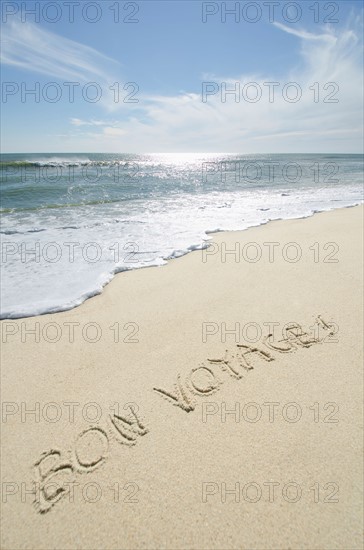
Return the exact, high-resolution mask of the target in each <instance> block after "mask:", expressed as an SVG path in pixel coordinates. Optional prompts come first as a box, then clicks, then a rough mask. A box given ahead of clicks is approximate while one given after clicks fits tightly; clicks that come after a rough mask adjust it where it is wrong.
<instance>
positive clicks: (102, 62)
mask: <svg viewBox="0 0 364 550" xmlns="http://www.w3.org/2000/svg"><path fill="white" fill-rule="evenodd" d="M2 35H3V37H2V48H1V61H2V63H4V64H7V65H12V66H15V67H19V68H22V69H25V70H27V71H31V72H35V73H40V74H45V75H47V76H52V77H55V78H57V79H65V80H69V81H72V82H74V81H77V82H80V83H86V82H92V81H95V80H96V81H97V82H99V81H102V82H103V81H109V80H111V79H112V78H111V75H112V74H113V72H116V71H118V70H119V68H118V63H117V62H116V61H115V60H113V59H110V58H109V57H107V56H105V55H103V54H101V53H100V52H98V51H97V50H95V49H94V48H90V47H89V46H85V45H84V44H81V43H80V42H75V41H74V40H69V39H68V38H64V37H63V36H61V35H59V34H56V33H52V32H49V31H46V30H45V29H43V28H42V27H41V26H40V25H35V24H33V23H30V22H26V23H22V22H21V21H20V20H19V19H13V20H11V21H10V22H8V23H6V24H4V25H3V27H2Z"/></svg>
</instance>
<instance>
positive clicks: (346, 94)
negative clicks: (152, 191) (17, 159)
mask: <svg viewBox="0 0 364 550" xmlns="http://www.w3.org/2000/svg"><path fill="white" fill-rule="evenodd" d="M275 26H276V28H277V32H285V33H289V34H291V35H294V36H295V37H296V38H297V39H298V40H300V44H301V49H300V55H299V56H298V57H297V63H296V65H295V66H293V67H291V68H290V70H289V71H287V72H286V74H285V75H283V76H281V78H280V79H278V78H277V77H276V76H275V74H274V71H273V70H272V72H271V74H265V75H262V74H259V75H258V74H247V73H246V74H244V73H243V74H237V75H236V76H234V77H232V76H231V75H229V76H224V75H215V76H214V75H210V76H208V77H207V78H208V79H209V80H211V81H215V82H216V83H217V85H218V87H219V93H217V94H215V95H212V96H209V98H208V101H207V103H203V102H202V100H201V95H200V93H196V92H194V93H192V92H189V93H183V94H179V95H175V96H163V95H162V94H160V95H158V96H150V95H147V94H144V95H142V94H138V97H139V103H138V104H131V105H130V104H124V103H120V104H115V103H113V102H112V101H111V102H110V98H109V100H108V101H106V102H103V103H102V104H98V107H104V108H106V110H107V111H109V112H110V111H111V110H116V109H120V108H122V109H123V110H124V112H123V115H124V116H123V123H122V128H121V123H120V122H118V121H111V120H99V119H90V120H83V119H80V118H72V119H71V126H73V127H76V129H77V128H79V129H80V130H81V129H82V127H94V130H95V131H94V132H81V131H76V132H71V133H70V136H69V139H68V140H67V146H68V147H69V150H72V149H73V150H86V151H90V152H92V151H95V152H98V151H100V152H101V151H105V152H113V151H115V152H116V151H117V152H120V151H124V152H188V151H210V152H219V151H225V152H251V153H254V152H330V151H332V152H350V151H354V152H355V151H358V152H359V151H360V147H361V135H362V122H361V121H362V116H363V109H362V103H363V97H362V77H361V56H362V38H361V30H362V29H361V27H362V18H361V17H360V18H357V19H354V18H352V19H350V21H349V22H348V24H347V26H346V27H344V28H343V27H341V28H340V27H331V26H325V27H323V28H322V29H321V30H320V32H318V33H315V34H314V33H312V32H308V31H306V30H305V29H297V28H296V27H294V28H293V27H288V26H286V25H282V24H278V23H277V24H275ZM15 31H16V29H14V28H13V29H12V30H10V31H7V35H6V36H7V39H9V36H10V39H11V40H10V44H9V43H8V44H7V46H6V48H5V52H3V55H4V59H5V62H6V63H10V64H13V65H16V64H18V66H21V67H23V68H28V69H29V68H30V67H32V70H35V71H39V72H42V71H43V72H44V73H45V74H46V73H47V71H49V72H48V73H47V74H51V75H53V76H55V75H57V74H58V76H59V75H60V73H58V72H57V71H58V67H59V69H60V71H61V74H62V78H68V79H71V77H72V74H74V72H76V73H78V74H79V75H81V76H79V78H80V79H81V78H83V79H84V80H86V81H90V80H92V79H95V78H96V75H99V76H100V78H102V79H105V81H106V79H109V78H110V79H111V80H113V79H114V77H113V78H111V76H110V75H111V74H112V71H111V72H110V73H108V72H106V70H105V69H104V66H105V63H106V62H107V63H106V64H107V65H108V66H109V67H111V69H114V68H115V65H114V64H113V63H111V60H109V59H108V58H105V56H102V55H101V54H100V53H99V52H97V51H96V50H93V49H91V48H88V47H86V46H83V45H82V44H78V43H75V42H72V41H69V40H67V39H64V38H62V37H58V36H57V35H54V34H52V33H48V32H46V31H44V30H42V29H40V30H39V29H38V27H35V26H30V28H29V29H28V30H27V32H26V35H25V37H24V36H23V37H19V36H17V35H16V33H15ZM39 32H40V34H39ZM37 34H38V35H37ZM47 41H49V42H50V45H51V48H50V50H48V53H46V54H45V55H44V52H45V46H44V42H47ZM75 51H76V52H77V53H76V54H75ZM57 60H59V63H58V61H57ZM104 61H105V63H104ZM57 64H58V67H57ZM275 66H277V64H275ZM56 67H57V69H56ZM92 75H93V76H92ZM204 79H205V80H206V77H205V78H204ZM115 80H118V79H115ZM115 80H113V81H115ZM278 80H279V86H278V87H277V89H276V94H275V101H274V103H270V102H269V100H268V88H267V86H266V85H265V83H267V82H275V81H278ZM224 82H225V83H226V86H227V88H228V89H231V88H233V87H234V86H235V85H237V84H238V85H240V87H241V90H242V89H243V86H244V85H245V84H247V83H248V82H255V83H257V85H258V86H259V88H260V89H261V90H262V92H263V96H262V98H261V100H260V101H258V102H256V103H249V102H247V101H245V100H244V99H242V98H241V100H240V102H235V101H234V99H233V97H232V96H231V95H228V96H227V98H226V102H223V101H222V95H221V88H222V84H223V83H224ZM288 82H297V83H298V84H299V85H300V87H301V89H302V98H301V99H300V100H299V101H298V102H297V103H290V102H288V101H287V100H285V99H284V97H283V96H282V89H283V87H284V85H285V84H287V83H288ZM330 82H331V83H335V84H334V85H330V84H329V85H328V83H330ZM315 83H317V84H315ZM310 88H311V89H310ZM317 91H319V98H317V96H316V100H317V99H318V102H315V101H314V97H315V96H314V93H315V94H317ZM330 94H331V96H330ZM330 97H332V98H333V99H338V102H336V103H330V102H327V101H328V100H329V99H330ZM92 109H95V106H94V105H93V106H92ZM128 109H130V110H128ZM106 118H107V117H106ZM97 127H99V131H96V130H97ZM73 129H74V130H75V128H73ZM115 137H118V139H117V140H115ZM49 146H50V145H49ZM64 146H65V141H64V140H60V139H59V141H58V142H57V141H55V143H54V144H53V146H52V147H53V150H62V148H63V147H64Z"/></svg>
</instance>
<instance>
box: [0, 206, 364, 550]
mask: <svg viewBox="0 0 364 550" xmlns="http://www.w3.org/2000/svg"><path fill="white" fill-rule="evenodd" d="M362 235H363V207H362V206H359V207H355V208H347V209H342V210H336V211H332V212H327V213H320V214H316V215H314V216H313V217H311V218H307V219H298V220H288V221H287V220H286V221H276V222H271V223H268V224H267V225H264V226H260V227H256V228H251V229H249V230H246V231H243V232H228V233H217V234H213V235H211V237H212V239H211V242H212V245H211V247H210V248H209V249H207V250H205V251H195V252H193V253H191V254H189V255H187V256H184V257H182V258H179V259H176V260H172V261H170V262H169V263H168V265H167V266H164V267H160V268H158V267H154V268H146V269H140V270H134V271H130V272H125V273H122V274H119V275H117V276H116V277H115V278H114V279H113V280H112V281H111V283H110V284H109V285H107V287H105V289H104V291H103V292H102V294H101V295H98V296H96V297H94V298H91V299H89V300H87V301H86V302H85V303H84V304H82V305H81V306H80V307H77V308H75V309H72V310H70V311H65V312H62V313H57V314H52V315H43V316H39V317H32V318H27V319H17V320H4V321H2V322H1V329H2V346H1V347H2V352H1V353H2V368H1V397H2V424H1V439H2V457H1V466H2V476H1V477H2V512H1V523H2V528H1V536H2V542H1V547H2V548H4V549H5V550H15V549H20V548H24V549H25V548H26V549H62V550H65V549H82V550H83V549H85V550H86V549H87V550H91V549H95V548H105V549H106V548H107V549H116V548H118V549H141V548H146V549H149V550H150V549H157V548H166V549H206V550H207V549H228V548H229V549H249V550H250V549H255V550H263V549H264V550H266V549H267V550H268V549H272V550H273V549H292V550H301V549H309V550H314V549H320V550H333V549H351V550H356V549H358V550H359V549H360V548H362V517H363V514H362V487H363V468H362V466H363V464H362V435H363V434H362V428H363V425H362V418H363V417H362V397H363V384H362V382H363V376H362V349H363V337H362V334H363V326H362V303H363V295H362V280H363V272H362V266H363V255H362V250H363V242H362ZM292 243H294V244H292ZM232 251H233V252H232ZM31 331H33V333H31Z"/></svg>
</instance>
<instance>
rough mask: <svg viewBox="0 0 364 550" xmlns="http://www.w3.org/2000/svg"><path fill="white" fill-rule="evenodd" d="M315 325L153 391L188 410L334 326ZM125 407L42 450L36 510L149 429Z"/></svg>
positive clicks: (242, 347)
mask: <svg viewBox="0 0 364 550" xmlns="http://www.w3.org/2000/svg"><path fill="white" fill-rule="evenodd" d="M316 323H317V324H318V325H319V326H320V328H321V329H323V331H324V333H325V332H326V334H325V336H324V338H319V336H318V334H319V333H320V332H316V331H315V332H314V333H310V332H306V331H304V330H303V329H302V327H301V326H300V325H298V324H297V323H292V324H290V325H288V326H287V327H286V335H285V337H284V338H282V339H281V340H279V341H278V342H274V340H273V338H272V335H271V334H269V335H268V336H267V337H265V338H264V339H263V340H262V342H261V346H260V347H255V346H248V345H246V344H237V345H236V346H235V348H234V349H233V350H226V351H225V353H224V355H223V356H222V357H219V358H209V359H207V361H206V363H202V364H201V365H199V366H198V367H195V368H192V369H191V371H190V373H189V374H188V375H187V376H185V377H184V378H183V380H182V375H181V374H177V381H176V383H175V384H174V385H173V387H172V388H168V389H165V388H160V387H154V388H153V391H154V392H155V393H156V394H157V395H159V396H160V397H162V398H163V399H165V400H166V401H168V402H169V403H171V404H172V405H174V406H176V407H178V408H179V409H181V410H182V411H184V412H187V413H189V412H192V411H194V410H195V408H196V405H197V400H196V398H197V397H201V398H203V397H207V396H210V395H211V394H213V393H215V392H217V391H219V390H220V388H221V385H222V384H223V382H224V379H223V377H224V375H225V380H226V379H228V378H231V377H232V378H234V379H236V380H239V379H241V378H243V376H244V374H246V373H247V372H249V371H250V370H252V369H253V368H254V364H256V363H259V362H262V361H264V362H271V361H275V359H276V358H275V356H274V355H275V354H281V353H294V352H295V351H297V350H298V349H299V348H309V347H311V346H313V345H315V344H319V343H322V342H323V341H324V339H325V338H326V336H327V335H332V334H334V333H335V331H336V325H334V324H330V323H327V322H325V321H324V320H323V319H322V317H321V316H318V317H317V319H316ZM321 334H322V330H321ZM125 408H126V409H127V410H128V411H129V414H128V415H125V416H121V415H120V414H110V415H109V416H108V419H107V426H105V427H100V426H99V425H97V426H92V427H89V428H87V429H86V430H84V431H82V432H81V433H80V434H79V435H78V436H77V438H76V441H75V443H74V445H73V448H72V449H71V450H69V451H68V453H63V452H62V451H60V450H58V449H51V450H48V451H46V452H44V453H42V455H41V456H40V458H39V459H38V460H37V461H36V463H35V464H34V469H35V479H34V486H35V490H34V494H35V496H36V498H35V499H34V506H35V508H36V510H37V511H38V512H39V513H41V514H44V513H46V512H48V511H49V510H50V509H51V508H52V507H53V506H54V505H55V504H56V503H57V502H59V501H60V500H61V499H62V498H63V497H65V496H66V495H67V494H68V492H69V489H70V486H71V484H72V483H74V480H75V477H76V476H77V475H80V474H83V473H87V472H92V471H94V470H96V469H97V468H99V467H101V466H102V465H103V464H104V463H105V461H106V460H107V458H108V456H109V452H110V444H111V442H116V443H118V444H121V445H127V446H133V445H136V444H137V443H138V440H139V438H140V437H142V436H144V435H146V434H147V433H148V428H146V426H145V425H144V421H142V420H141V418H140V416H139V414H137V412H138V411H137V410H136V407H135V404H133V403H131V404H130V403H129V404H128V405H126V406H125Z"/></svg>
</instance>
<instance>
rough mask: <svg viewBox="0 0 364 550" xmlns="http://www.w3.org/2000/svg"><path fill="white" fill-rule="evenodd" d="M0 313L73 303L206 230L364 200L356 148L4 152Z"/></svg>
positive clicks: (197, 245) (185, 246)
mask: <svg viewBox="0 0 364 550" xmlns="http://www.w3.org/2000/svg"><path fill="white" fill-rule="evenodd" d="M0 160H1V173H0V178H1V219H2V221H1V251H2V259H1V281H2V291H1V292H2V294H1V298H2V299H1V318H3V319H4V318H7V319H11V318H12V319H15V318H19V317H28V316H31V315H38V314H44V313H51V312H56V311H64V310H67V309H71V308H73V307H75V306H77V305H79V304H81V303H82V302H83V301H85V300H86V299H87V298H89V297H91V296H94V295H96V294H98V293H100V292H101V291H102V289H103V287H104V286H105V285H106V284H107V283H108V282H109V281H110V280H111V279H112V278H113V276H114V275H115V274H116V273H118V272H121V271H125V270H130V269H137V268H141V267H146V266H162V265H163V264H165V263H166V261H167V260H169V259H171V258H176V257H179V256H182V255H183V254H186V253H188V252H189V251H192V250H196V249H201V248H204V247H206V246H208V243H209V240H210V239H211V233H213V232H217V231H225V230H226V231H227V230H244V229H247V228H249V227H253V226H258V225H261V224H265V223H267V222H269V221H270V220H278V219H292V218H303V217H308V216H311V215H312V214H314V213H315V212H322V211H328V210H332V209H335V208H343V207H349V206H354V205H356V204H359V203H361V202H363V176H362V173H363V157H362V155H334V154H325V155H324V154H313V155H308V154H301V155H293V154H290V155H235V154H153V155H152V154H149V155H147V154H143V155H140V154H139V155H131V154H85V153H82V154H81V153H80V154H3V155H1V157H0Z"/></svg>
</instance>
